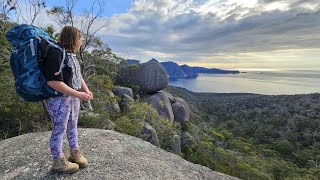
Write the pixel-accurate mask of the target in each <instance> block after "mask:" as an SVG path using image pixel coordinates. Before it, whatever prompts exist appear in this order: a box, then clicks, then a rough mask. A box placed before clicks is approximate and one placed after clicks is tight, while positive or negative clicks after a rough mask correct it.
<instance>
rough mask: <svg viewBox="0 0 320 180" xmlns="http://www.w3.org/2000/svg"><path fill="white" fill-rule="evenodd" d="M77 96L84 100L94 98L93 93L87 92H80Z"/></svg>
mask: <svg viewBox="0 0 320 180" xmlns="http://www.w3.org/2000/svg"><path fill="white" fill-rule="evenodd" d="M77 97H78V98H79V99H81V100H82V101H89V100H91V99H92V93H91V95H90V94H88V93H85V92H78V93H77Z"/></svg>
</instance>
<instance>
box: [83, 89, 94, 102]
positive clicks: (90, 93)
mask: <svg viewBox="0 0 320 180" xmlns="http://www.w3.org/2000/svg"><path fill="white" fill-rule="evenodd" d="M85 93H87V94H89V95H90V97H91V98H90V100H91V99H93V93H92V92H91V91H90V90H88V91H86V92H85Z"/></svg>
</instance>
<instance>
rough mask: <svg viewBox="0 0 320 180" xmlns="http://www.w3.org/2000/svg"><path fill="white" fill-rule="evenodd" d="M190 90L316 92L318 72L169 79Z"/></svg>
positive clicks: (318, 80)
mask: <svg viewBox="0 0 320 180" xmlns="http://www.w3.org/2000/svg"><path fill="white" fill-rule="evenodd" d="M169 85H172V86H178V87H183V88H186V89H188V90H190V91H193V92H213V93H255V94H266V95H281V94H286V95H292V94H309V93H320V71H302V70H301V71H265V72H262V71H247V73H240V74H202V73H201V74H199V76H198V77H197V78H196V79H179V80H177V81H169Z"/></svg>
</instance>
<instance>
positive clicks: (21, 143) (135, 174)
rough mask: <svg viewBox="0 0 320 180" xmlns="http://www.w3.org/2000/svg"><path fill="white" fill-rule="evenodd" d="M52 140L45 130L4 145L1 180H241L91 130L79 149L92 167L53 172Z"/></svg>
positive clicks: (139, 143) (0, 148)
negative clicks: (50, 141)
mask: <svg viewBox="0 0 320 180" xmlns="http://www.w3.org/2000/svg"><path fill="white" fill-rule="evenodd" d="M50 135H51V131H46V132H38V133H30V134H24V135H21V136H17V137H13V138H10V139H6V140H3V141H0V161H1V166H0V177H1V179H2V180H7V179H27V180H29V179H30V180H35V179H46V180H47V179H94V180H99V179H108V180H119V179H124V180H127V179H128V180H129V179H130V180H131V179H141V180H142V179H143V180H153V179H165V180H168V179H175V180H176V179H179V180H195V179H208V180H214V179H237V178H235V177H231V176H228V175H225V174H222V173H218V172H214V171H212V170H210V169H209V168H207V167H204V166H201V165H198V164H193V163H191V162H188V161H186V160H184V159H183V158H181V157H180V156H177V155H174V154H172V153H169V152H166V151H164V150H162V149H160V148H157V147H156V146H153V145H151V144H150V143H148V142H146V141H143V140H141V139H139V138H136V137H133V136H129V135H125V134H121V133H118V132H115V131H111V130H102V129H90V128H88V129H81V128H80V129H79V143H80V147H81V149H82V151H83V153H84V156H85V157H86V158H87V159H88V160H89V162H90V164H89V166H88V167H86V168H84V169H80V170H79V171H77V172H76V173H74V174H71V175H66V174H60V173H52V172H51V165H52V161H51V155H50V149H49V138H50ZM64 139H66V138H64ZM67 147H68V144H67V142H66V140H64V152H69V150H68V148H67ZM68 154H69V153H65V155H66V156H67V157H68Z"/></svg>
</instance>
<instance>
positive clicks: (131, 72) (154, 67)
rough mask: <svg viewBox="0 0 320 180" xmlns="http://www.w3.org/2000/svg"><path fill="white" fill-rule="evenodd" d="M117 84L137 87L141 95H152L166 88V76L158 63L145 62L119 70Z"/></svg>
mask: <svg viewBox="0 0 320 180" xmlns="http://www.w3.org/2000/svg"><path fill="white" fill-rule="evenodd" d="M117 84H126V85H130V86H138V87H139V93H141V94H143V93H154V92H157V91H159V90H161V89H164V88H166V87H167V86H168V76H167V73H166V71H165V70H164V68H163V67H162V66H161V64H160V63H157V62H146V63H142V64H138V65H136V67H124V68H121V70H120V74H119V75H118V77H117Z"/></svg>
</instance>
